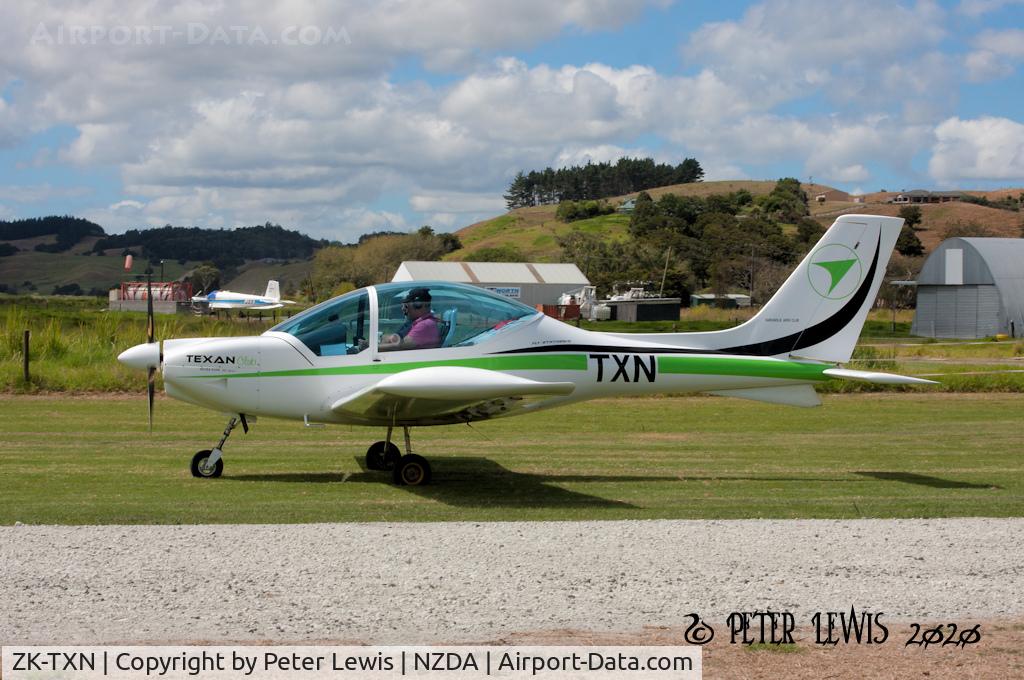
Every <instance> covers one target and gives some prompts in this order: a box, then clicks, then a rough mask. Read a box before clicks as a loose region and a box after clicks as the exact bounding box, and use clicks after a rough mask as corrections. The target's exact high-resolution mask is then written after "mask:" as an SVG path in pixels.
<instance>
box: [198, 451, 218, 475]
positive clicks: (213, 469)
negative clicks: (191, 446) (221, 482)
mask: <svg viewBox="0 0 1024 680" xmlns="http://www.w3.org/2000/svg"><path fill="white" fill-rule="evenodd" d="M211 453H213V452H212V451H210V450H209V449H205V450H203V451H200V452H199V453H197V454H196V455H194V456H192V465H191V469H192V476H193V477H206V478H214V477H220V476H221V473H223V472H224V459H223V458H221V459H220V460H218V461H217V462H216V463H214V464H213V465H210V464H209V463H210V454H211Z"/></svg>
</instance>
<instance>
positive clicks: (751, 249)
mask: <svg viewBox="0 0 1024 680" xmlns="http://www.w3.org/2000/svg"><path fill="white" fill-rule="evenodd" d="M747 293H749V295H750V304H751V305H753V304H754V246H750V289H749V290H748V291H747Z"/></svg>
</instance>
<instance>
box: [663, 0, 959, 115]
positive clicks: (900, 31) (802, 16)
mask: <svg viewBox="0 0 1024 680" xmlns="http://www.w3.org/2000/svg"><path fill="white" fill-rule="evenodd" d="M943 17H944V13H943V11H942V9H941V8H940V7H939V6H938V5H936V4H935V3H934V2H930V1H927V0H922V1H921V2H918V3H917V4H915V5H913V6H911V7H908V6H904V5H901V4H893V3H891V2H888V1H884V0H841V1H838V2H830V3H828V4H827V5H822V4H821V3H820V2H817V1H816V0H776V1H768V2H762V3H760V4H757V5H754V6H753V7H751V8H749V9H748V10H747V11H746V13H745V14H744V15H743V17H742V18H741V19H740V20H739V21H726V22H715V23H709V24H706V25H705V26H704V27H702V28H701V29H699V30H698V31H696V32H695V33H694V34H693V35H692V36H691V38H690V40H689V42H688V44H687V45H686V46H685V48H684V50H683V54H684V56H685V57H686V58H688V59H689V60H691V61H693V62H696V63H699V64H701V65H702V66H703V67H704V68H709V69H711V70H713V71H714V72H715V73H716V74H718V75H719V77H721V78H722V79H724V80H726V81H727V82H729V83H730V84H733V85H742V86H743V88H744V89H746V90H747V91H748V92H749V93H750V97H751V99H752V100H753V101H756V102H758V103H760V104H761V105H762V106H763V107H765V108H766V109H767V108H771V107H773V106H774V105H776V104H778V103H780V102H784V101H787V100H790V99H794V98H800V97H804V96H807V95H809V94H812V93H814V92H816V91H818V90H819V89H823V90H824V91H825V92H826V93H827V94H829V95H830V96H832V97H834V98H836V99H838V100H840V101H855V102H859V103H861V104H862V105H863V104H864V103H873V102H877V101H879V100H884V98H886V97H890V96H892V95H893V94H895V93H896V92H893V91H892V90H891V89H890V88H885V89H884V90H882V91H880V89H879V87H878V83H877V79H876V77H875V74H876V73H877V72H878V71H879V70H881V69H882V68H885V67H886V66H888V65H890V64H893V63H895V62H898V61H900V60H901V58H902V57H904V56H905V55H908V54H914V53H916V52H917V51H919V50H921V49H927V48H928V47H930V46H934V45H937V44H938V43H939V41H941V40H942V38H943V37H944V36H945V29H944V28H943ZM866 26H870V27H871V28H870V30H865V29H864V27H866ZM897 92H898V91H897Z"/></svg>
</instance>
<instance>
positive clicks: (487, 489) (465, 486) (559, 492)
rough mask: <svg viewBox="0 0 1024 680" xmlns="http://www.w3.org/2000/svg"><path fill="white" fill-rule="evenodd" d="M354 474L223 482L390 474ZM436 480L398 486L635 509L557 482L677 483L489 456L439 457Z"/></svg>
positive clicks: (461, 502) (485, 499) (428, 494)
mask: <svg viewBox="0 0 1024 680" xmlns="http://www.w3.org/2000/svg"><path fill="white" fill-rule="evenodd" d="M355 459H356V462H357V463H358V464H359V467H360V470H361V472H356V473H340V472H331V473H320V472H312V473H268V474H256V475H254V474H248V475H225V476H224V477H223V479H224V480H225V481H228V480H233V481H243V482H291V483H306V484H327V483H336V484H337V483H345V484H384V483H390V481H391V473H390V472H378V471H372V470H367V469H366V464H365V460H364V458H363V457H362V456H356V457H355ZM433 467H434V482H433V483H431V484H429V485H426V486H414V487H401V488H403V489H405V490H407V491H410V492H412V493H415V494H416V495H418V496H423V497H424V498H430V499H432V500H436V501H439V502H441V503H446V504H448V505H455V506H488V507H574V506H575V507H597V508H602V507H603V508H619V509H629V508H637V506H635V505H632V504H630V503H625V502H622V501H616V500H611V499H608V498H601V497H599V496H592V495H590V494H585V493H580V492H578V491H570V490H569V489H565V488H563V487H561V486H558V485H559V484H569V483H609V482H610V483H615V482H626V483H629V482H678V481H679V478H678V477H676V476H671V475H668V476H660V477H659V476H644V475H588V474H564V475H558V474H556V475H538V474H528V473H523V472H514V471H512V470H509V469H508V468H506V467H504V466H502V465H500V464H499V463H497V462H495V461H493V460H491V459H489V458H479V457H469V456H466V457H452V458H437V459H435V462H434V466H433Z"/></svg>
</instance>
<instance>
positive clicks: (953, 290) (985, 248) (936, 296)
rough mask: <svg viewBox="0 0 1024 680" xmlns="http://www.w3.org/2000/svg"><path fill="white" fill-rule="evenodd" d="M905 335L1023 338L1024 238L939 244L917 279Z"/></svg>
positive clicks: (954, 239)
mask: <svg viewBox="0 0 1024 680" xmlns="http://www.w3.org/2000/svg"><path fill="white" fill-rule="evenodd" d="M910 332H911V333H913V334H914V335H920V336H925V337H930V338H985V337H989V336H993V335H997V334H1000V333H1005V334H1006V335H1009V336H1011V337H1022V336H1024V239H1019V238H951V239H947V240H945V241H943V242H942V243H941V244H940V245H939V247H938V248H936V249H935V250H934V251H932V254H931V255H929V256H928V259H927V260H926V261H925V263H924V267H922V268H921V274H920V275H919V276H918V278H917V309H916V311H915V312H914V322H913V324H912V326H911V329H910Z"/></svg>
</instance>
